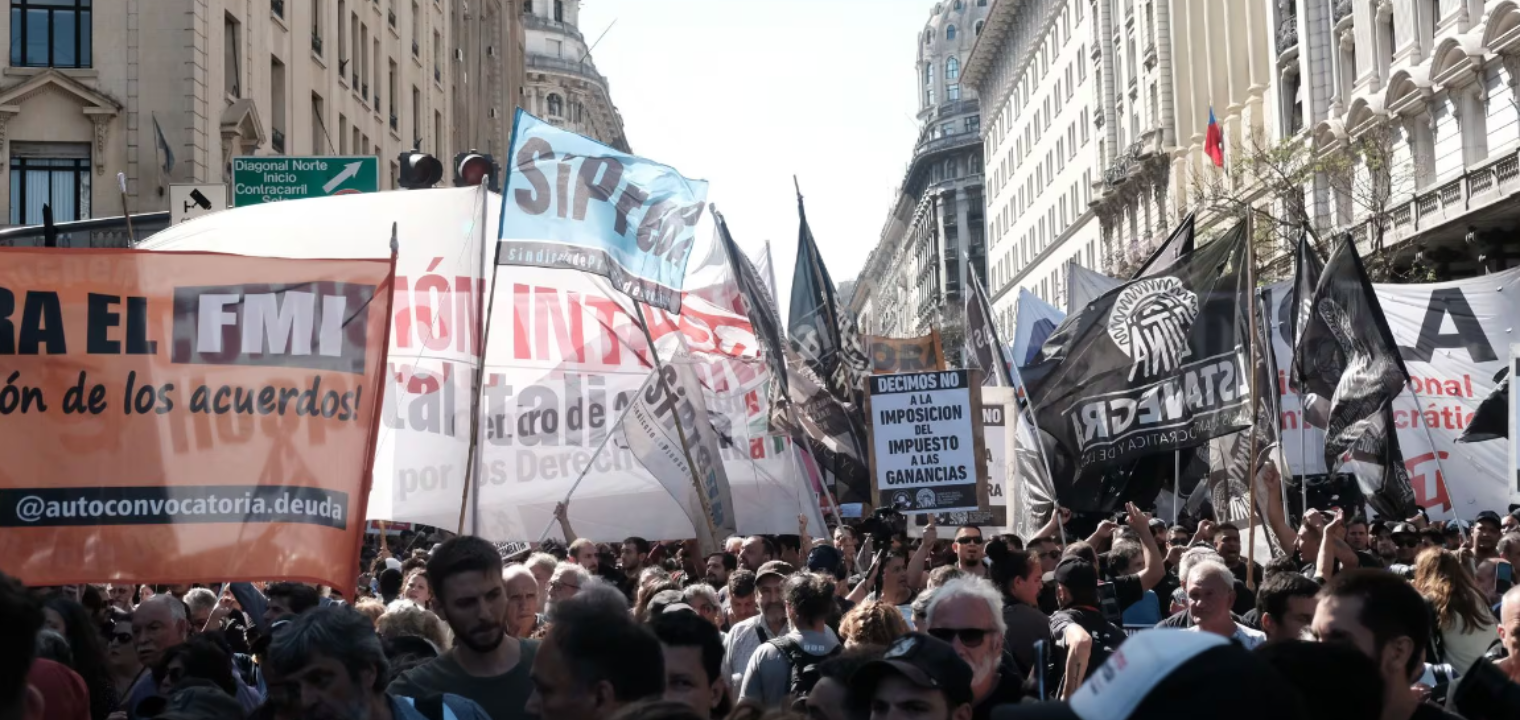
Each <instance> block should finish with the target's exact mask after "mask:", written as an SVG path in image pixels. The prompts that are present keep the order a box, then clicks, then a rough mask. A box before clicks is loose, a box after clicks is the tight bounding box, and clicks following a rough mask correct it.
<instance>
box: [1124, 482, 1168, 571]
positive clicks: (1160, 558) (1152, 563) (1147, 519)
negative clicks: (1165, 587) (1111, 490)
mask: <svg viewBox="0 0 1520 720" xmlns="http://www.w3.org/2000/svg"><path fill="white" fill-rule="evenodd" d="M1125 511H1126V513H1127V516H1126V517H1125V518H1124V521H1125V522H1126V523H1128V524H1129V528H1130V529H1131V530H1134V531H1135V534H1136V535H1139V536H1140V546H1141V547H1143V548H1145V569H1144V570H1142V571H1141V572H1140V588H1141V589H1142V590H1149V589H1151V588H1153V587H1156V585H1157V584H1158V583H1160V582H1161V578H1163V577H1166V556H1165V555H1162V554H1161V548H1160V547H1159V546H1157V545H1156V536H1155V535H1154V534H1152V533H1151V516H1149V515H1147V514H1145V513H1143V512H1140V508H1138V507H1136V506H1135V504H1134V503H1128V504H1127V505H1126V507H1125Z"/></svg>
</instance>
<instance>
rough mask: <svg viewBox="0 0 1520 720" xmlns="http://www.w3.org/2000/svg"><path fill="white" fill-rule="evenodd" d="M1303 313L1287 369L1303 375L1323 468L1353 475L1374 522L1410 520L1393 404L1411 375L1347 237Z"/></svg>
mask: <svg viewBox="0 0 1520 720" xmlns="http://www.w3.org/2000/svg"><path fill="white" fill-rule="evenodd" d="M1297 282H1298V281H1295V283H1297ZM1309 307H1310V308H1311V310H1312V312H1310V313H1309V314H1308V315H1307V320H1306V322H1305V323H1304V326H1303V328H1302V329H1301V330H1300V333H1299V336H1298V344H1297V347H1295V348H1294V350H1293V362H1294V366H1295V367H1296V368H1301V369H1302V373H1301V376H1300V378H1299V380H1300V392H1303V393H1305V412H1304V415H1305V419H1306V421H1307V422H1310V423H1313V424H1315V425H1321V426H1323V427H1324V428H1325V467H1327V468H1329V469H1330V470H1331V471H1332V472H1335V471H1337V470H1339V471H1341V472H1350V473H1353V474H1354V475H1356V478H1357V482H1358V483H1360V484H1361V487H1362V492H1363V493H1364V494H1365V495H1366V496H1367V501H1368V503H1370V504H1371V505H1372V507H1373V508H1375V509H1376V510H1377V512H1378V514H1379V515H1381V516H1383V517H1392V518H1402V517H1409V515H1410V514H1411V513H1413V512H1414V510H1415V498H1414V489H1413V488H1412V487H1410V485H1409V473H1408V472H1407V471H1406V470H1405V468H1404V457H1403V454H1402V453H1400V452H1399V448H1398V433H1397V431H1396V430H1395V428H1394V425H1393V400H1394V398H1395V397H1397V396H1398V394H1399V392H1400V391H1401V390H1403V388H1404V385H1405V384H1406V383H1407V382H1409V372H1408V371H1407V370H1406V369H1405V368H1404V359H1403V358H1402V357H1400V355H1399V348H1398V345H1396V344H1395V343H1394V340H1393V332H1392V331H1390V330H1389V329H1388V318H1387V317H1386V316H1384V315H1383V308H1382V306H1380V305H1379V304H1378V299H1377V294H1376V293H1374V292H1373V289H1372V282H1371V281H1370V280H1368V278H1367V271H1366V268H1364V267H1363V266H1362V259H1361V258H1360V257H1358V256H1357V253H1356V245H1355V243H1354V242H1353V241H1352V238H1351V236H1350V235H1349V234H1348V235H1346V236H1344V237H1343V238H1342V240H1341V242H1340V243H1339V244H1338V245H1337V246H1336V248H1335V250H1334V251H1332V252H1331V254H1330V260H1329V261H1328V262H1326V263H1325V267H1324V271H1323V273H1322V274H1321V276H1320V279H1319V283H1318V284H1317V285H1316V287H1315V289H1314V295H1313V296H1312V299H1311V301H1310V303H1309Z"/></svg>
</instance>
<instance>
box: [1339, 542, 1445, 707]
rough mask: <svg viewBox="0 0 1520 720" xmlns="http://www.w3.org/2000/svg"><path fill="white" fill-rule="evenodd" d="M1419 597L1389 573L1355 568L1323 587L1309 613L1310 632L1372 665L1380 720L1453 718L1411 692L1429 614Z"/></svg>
mask: <svg viewBox="0 0 1520 720" xmlns="http://www.w3.org/2000/svg"><path fill="white" fill-rule="evenodd" d="M1429 612H1430V611H1429V610H1428V608H1427V607H1426V605H1425V601H1424V599H1422V598H1421V597H1420V593H1419V592H1417V591H1416V590H1415V589H1414V588H1413V587H1411V586H1410V585H1409V583H1407V582H1405V581H1404V580H1403V579H1401V578H1400V577H1398V576H1397V575H1394V574H1392V573H1386V572H1382V571H1379V570H1366V569H1357V570H1350V571H1347V572H1344V573H1340V574H1339V575H1337V576H1336V577H1335V578H1334V579H1333V580H1331V581H1330V582H1329V584H1328V585H1326V586H1325V589H1324V590H1323V591H1322V592H1321V594H1320V599H1319V605H1318V606H1317V607H1316V608H1315V611H1314V634H1315V636H1316V637H1318V638H1319V639H1320V640H1321V641H1324V642H1344V643H1348V644H1350V645H1351V646H1353V647H1355V648H1356V649H1358V650H1360V651H1361V652H1362V654H1363V655H1366V656H1367V657H1369V658H1372V660H1373V662H1375V663H1377V665H1378V669H1379V672H1380V673H1381V675H1382V677H1383V686H1384V698H1383V720H1441V719H1442V718H1455V716H1453V715H1451V714H1449V713H1446V712H1444V711H1442V710H1441V709H1440V708H1438V707H1435V706H1434V705H1429V704H1426V703H1424V702H1422V701H1421V700H1420V699H1419V697H1418V696H1417V695H1415V694H1414V693H1412V692H1410V685H1411V684H1413V683H1414V681H1415V680H1416V679H1417V678H1419V677H1420V675H1421V674H1423V672H1424V669H1425V645H1426V642H1427V639H1428V638H1429V637H1430V631H1431V627H1430V615H1429Z"/></svg>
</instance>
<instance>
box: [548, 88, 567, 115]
mask: <svg viewBox="0 0 1520 720" xmlns="http://www.w3.org/2000/svg"><path fill="white" fill-rule="evenodd" d="M564 114H565V101H564V100H563V99H562V98H560V96H559V95H557V94H555V93H549V115H550V116H551V117H561V116H563V115H564Z"/></svg>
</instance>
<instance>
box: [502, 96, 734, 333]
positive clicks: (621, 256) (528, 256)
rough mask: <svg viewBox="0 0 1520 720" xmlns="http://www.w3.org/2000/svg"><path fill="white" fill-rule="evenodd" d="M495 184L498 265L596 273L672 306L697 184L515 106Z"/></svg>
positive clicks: (701, 203) (677, 299) (700, 186)
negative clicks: (500, 187) (502, 175)
mask: <svg viewBox="0 0 1520 720" xmlns="http://www.w3.org/2000/svg"><path fill="white" fill-rule="evenodd" d="M505 190H506V192H505V193H503V195H504V200H505V202H504V203H503V204H502V213H501V222H500V226H499V229H498V231H497V237H498V238H499V240H500V243H499V245H498V248H497V255H496V262H497V263H498V264H500V265H525V266H530V267H545V268H565V269H570V270H581V271H583V272H587V273H591V274H593V275H601V276H603V277H605V278H607V279H608V280H610V281H611V282H612V284H613V287H615V288H616V289H617V290H618V291H620V292H622V293H625V294H627V295H628V296H629V297H631V298H633V299H635V300H638V301H640V302H643V303H646V304H648V305H650V306H652V307H657V308H661V309H664V310H667V311H670V312H680V310H681V285H682V281H683V280H684V278H685V277H686V261H687V258H688V257H689V256H690V255H691V250H692V246H693V244H694V243H695V241H696V226H697V221H698V220H699V219H701V217H702V213H703V212H705V211H706V210H707V183H706V182H705V181H701V180H688V179H686V178H684V177H682V176H681V174H680V173H679V172H676V171H675V170H674V169H673V168H670V167H668V166H665V165H661V164H659V163H656V162H651V161H649V160H646V159H644V158H641V157H637V156H634V155H629V154H628V153H625V152H622V151H620V150H615V149H613V148H610V147H608V146H606V145H603V144H601V143H599V142H597V141H595V140H592V139H590V138H586V137H582V136H580V135H577V134H575V133H572V132H569V131H567V130H561V129H560V128H557V127H555V126H553V125H550V124H549V123H547V122H544V121H542V120H539V119H538V118H536V117H533V116H532V115H529V114H527V113H525V112H523V111H522V110H518V111H517V120H516V123H515V127H514V130H513V135H512V155H511V157H510V158H509V173H508V178H507V185H506V188H505Z"/></svg>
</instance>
